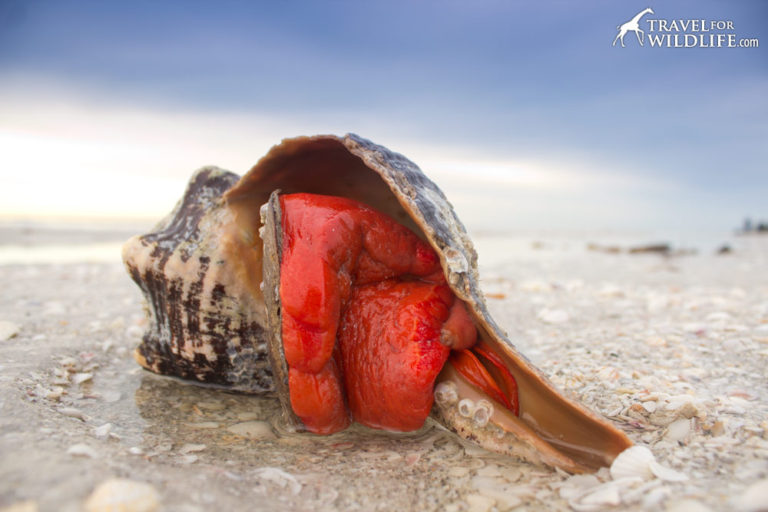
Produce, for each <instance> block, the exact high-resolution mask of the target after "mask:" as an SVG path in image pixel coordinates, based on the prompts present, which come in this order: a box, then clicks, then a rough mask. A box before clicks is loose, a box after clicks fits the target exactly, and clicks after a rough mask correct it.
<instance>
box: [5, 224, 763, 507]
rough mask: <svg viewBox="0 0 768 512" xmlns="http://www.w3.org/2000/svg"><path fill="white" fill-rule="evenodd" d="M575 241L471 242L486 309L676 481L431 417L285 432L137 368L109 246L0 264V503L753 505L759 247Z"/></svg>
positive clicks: (273, 411)
mask: <svg viewBox="0 0 768 512" xmlns="http://www.w3.org/2000/svg"><path fill="white" fill-rule="evenodd" d="M586 245H587V241H581V242H577V241H574V240H569V241H562V240H554V241H547V240H545V241H543V242H539V243H532V240H526V241H521V240H520V239H516V240H511V239H505V238H503V237H480V238H479V239H478V252H479V253H480V256H481V265H482V266H481V276H482V277H483V288H484V291H485V292H486V294H487V296H488V302H489V306H490V308H491V310H492V312H493V313H494V316H495V318H496V319H497V321H498V322H499V323H500V324H501V325H502V326H504V327H505V328H506V329H507V330H508V331H509V334H510V337H511V338H512V339H513V341H514V342H515V343H516V344H517V345H518V346H519V348H520V349H521V350H522V351H523V352H525V353H526V355H528V356H529V357H530V358H531V359H532V360H533V361H534V362H535V363H536V364H537V365H539V366H540V367H541V368H542V369H543V371H544V372H545V373H546V374H548V375H549V376H550V377H551V378H552V380H553V381H554V382H555V383H556V384H557V385H558V386H559V387H560V388H561V389H563V390H565V392H566V393H568V394H569V395H571V396H572V397H574V398H576V399H577V400H581V401H582V402H584V403H585V404H587V405H588V406H589V407H591V408H593V409H595V410H597V411H599V412H601V413H602V414H604V415H605V416H607V417H609V418H610V419H612V420H613V421H615V422H616V424H617V425H618V426H619V427H620V428H623V429H624V430H626V431H627V432H628V434H629V435H630V437H631V438H632V439H633V440H634V441H635V442H636V443H638V444H641V445H645V446H648V447H649V448H650V449H651V451H652V452H653V454H654V455H655V457H656V460H657V461H658V462H659V463H661V464H663V466H664V467H666V468H668V469H670V470H673V473H669V474H666V477H665V478H658V477H657V476H656V475H649V476H647V477H645V478H639V479H634V480H632V479H630V480H627V479H624V481H622V480H621V479H619V480H617V479H615V478H613V477H612V476H611V475H610V473H609V471H608V470H607V469H606V470H602V471H601V472H599V473H598V474H597V475H596V476H590V477H572V476H570V475H567V474H565V473H563V472H559V471H553V470H549V469H546V468H540V467H534V466H531V465H528V464H525V463H520V462H517V461H515V460H513V459H510V458H507V457H502V456H498V455H495V454H491V453H488V452H485V451H484V450H482V449H479V448H474V447H472V446H466V445H464V444H462V443H461V442H459V440H458V439H457V438H455V437H454V436H453V435H452V434H450V433H448V432H445V431H443V430H442V429H440V428H439V427H438V426H437V425H435V424H433V423H431V422H429V423H428V424H427V425H425V427H424V428H423V429H422V430H420V431H419V432H417V433H413V434H407V435H395V434H381V433H378V432H373V431H370V430H367V429H364V428H361V427H355V428H352V429H350V430H348V431H345V432H342V433H339V434H335V435H333V436H328V437H316V436H311V435H295V434H286V433H285V432H284V430H283V429H282V427H281V424H280V421H279V414H278V412H279V408H278V403H277V401H276V399H274V398H271V397H252V396H245V395H238V394H232V393H227V392H224V391H220V390H216V389H207V388H201V387H197V386H191V385H188V384H185V383H182V382H179V381H176V380H171V379H165V378H160V377H156V376H154V375H151V374H149V373H147V372H145V371H143V370H141V369H139V368H138V366H137V365H136V364H135V363H134V361H133V359H132V357H131V351H132V350H133V348H134V347H135V346H136V344H137V343H138V341H139V338H140V336H141V334H142V332H143V330H144V327H145V324H144V322H145V320H144V315H143V312H142V299H141V296H140V293H139V290H138V288H136V287H135V285H134V284H133V283H132V282H131V281H130V280H129V279H128V277H127V275H126V274H125V272H124V270H123V268H122V266H121V265H120V263H119V262H118V261H117V256H116V257H115V261H112V262H100V263H66V264H32V265H19V264H8V265H2V266H0V282H1V283H2V284H3V293H2V295H0V510H14V509H13V507H19V508H16V509H15V510H22V508H20V507H23V506H26V507H29V508H28V509H27V510H42V511H49V510H50V511H54V510H56V511H59V510H61V511H76V510H83V507H84V506H85V505H84V504H85V503H86V500H88V498H89V496H91V495H92V494H93V492H94V490H95V489H96V488H97V487H98V486H99V485H100V484H102V483H103V482H105V481H107V480H110V479H111V478H116V477H119V478H124V479H128V480H130V481H133V482H137V483H138V482H143V483H146V484H149V487H144V488H142V489H145V490H146V489H147V488H149V490H150V491H151V492H149V494H146V496H145V498H146V500H145V504H146V503H149V504H150V505H152V504H154V505H156V506H157V507H159V508H158V509H159V510H164V511H197V510H200V511H203V510H209V509H211V508H213V507H215V508H216V509H229V510H246V509H247V510H392V509H399V510H449V511H450V510H456V511H459V510H471V511H487V510H521V511H522V510H660V509H661V510H665V509H666V510H675V511H679V510H694V509H693V508H691V507H696V506H698V508H697V509H695V510H723V509H742V510H759V509H760V508H759V507H757V506H753V505H754V504H755V503H758V504H759V503H766V502H768V500H766V497H765V492H766V489H765V487H767V486H768V484H766V480H765V479H766V478H768V385H767V384H766V382H767V380H766V370H765V367H766V363H768V274H766V272H765V269H766V268H768V239H766V238H757V237H756V238H753V239H745V240H742V241H741V242H740V243H739V245H738V247H735V248H734V251H733V252H732V253H731V254H727V255H722V256H718V255H715V254H714V253H713V252H706V253H705V252H702V253H701V254H699V255H691V256H682V257H676V258H669V257H662V256H659V255H655V254H642V255H629V254H604V253H594V252H589V251H587V250H586ZM484 255H485V260H484V259H483V258H484ZM670 475H671V476H672V477H670ZM662 476H664V475H662ZM683 477H684V480H683ZM761 486H762V487H761ZM761 493H762V494H761ZM761 499H762V500H763V501H762V502H761V501H760V500H761ZM750 500H752V501H750ZM755 500H757V501H755ZM89 503H90V505H91V506H94V505H93V503H94V502H92V501H91V502H89ZM7 507H10V508H7ZM136 507H138V505H136ZM136 507H135V508H134V509H133V510H140V509H141V508H136ZM129 510H130V509H129Z"/></svg>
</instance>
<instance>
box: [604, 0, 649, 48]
mask: <svg viewBox="0 0 768 512" xmlns="http://www.w3.org/2000/svg"><path fill="white" fill-rule="evenodd" d="M646 14H654V12H653V9H651V8H650V7H648V8H647V9H643V10H642V11H640V12H639V13H637V14H635V16H634V17H633V18H632V19H631V20H629V21H628V22H626V23H622V24H621V25H618V26H617V27H616V28H617V29H618V30H619V33H618V34H616V38H615V39H614V40H613V45H612V46H616V41H621V47H622V48H625V46H624V36H625V35H627V32H629V31H630V30H631V31H633V32H634V33H635V36H637V42H638V43H640V46H643V38H644V37H645V32H643V31H642V30H640V25H639V23H640V18H642V17H643V16H645V15H646Z"/></svg>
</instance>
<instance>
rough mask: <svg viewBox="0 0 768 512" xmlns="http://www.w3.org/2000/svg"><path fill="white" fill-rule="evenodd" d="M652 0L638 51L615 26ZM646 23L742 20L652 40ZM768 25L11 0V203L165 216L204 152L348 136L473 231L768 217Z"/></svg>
mask: <svg viewBox="0 0 768 512" xmlns="http://www.w3.org/2000/svg"><path fill="white" fill-rule="evenodd" d="M646 7H650V8H651V9H653V14H650V13H649V14H646V15H645V16H644V18H641V20H640V22H639V25H638V28H640V29H641V30H643V31H644V32H645V34H644V36H645V37H644V44H643V46H641V45H640V44H639V43H638V40H637V35H636V33H635V32H632V31H630V32H628V33H627V34H626V36H625V38H624V44H625V45H626V47H624V48H622V47H621V45H620V44H619V43H617V44H616V45H615V46H614V45H612V42H613V41H614V38H615V37H616V36H617V34H618V33H619V30H618V27H619V26H620V25H622V24H623V23H625V22H627V21H629V20H630V19H631V18H632V17H633V16H634V15H635V14H638V13H639V12H641V11H642V10H643V9H645V8H646ZM649 19H657V20H659V19H662V20H667V21H671V20H689V19H693V20H704V21H705V25H707V24H709V23H710V22H711V21H730V22H732V27H733V28H732V29H727V30H714V29H713V30H712V31H710V32H709V33H705V32H702V31H701V30H694V29H691V27H689V29H690V30H688V31H687V32H678V34H679V35H680V37H684V36H685V34H690V35H691V37H693V38H694V39H695V40H696V41H697V42H696V43H695V45H694V47H688V48H666V47H653V46H652V45H651V42H650V40H649V38H650V36H651V34H650V32H651V26H650V24H649V23H648V20H649ZM766 22H768V2H765V1H763V0H734V1H725V0H699V1H678V0H665V1H652V0H642V1H635V0H632V1H629V0H626V1H625V0H621V1H616V0H612V1H608V0H606V1H582V2H572V1H565V0H563V1H556V0H544V1H538V2H520V1H501V0H498V1H495V0H476V1H470V0H461V1H448V0H446V1H422V0H411V1H403V0H390V1H379V0H372V1H366V2H361V1H351V0H349V1H347V0H335V1H334V0H331V1H325V2H308V1H280V2H278V1H227V0H224V1H219V2H200V1H194V0H192V1H185V2H155V1H133V2H109V1H67V0H58V1H54V0H50V1H47V0H0V218H10V217H13V218H37V217H55V218H59V219H64V218H99V219H119V218H123V217H138V218H159V217H160V216H162V215H164V214H165V213H167V212H168V211H170V209H171V208H172V206H173V204H174V203H175V201H176V200H177V199H178V197H179V196H180V195H181V193H182V191H183V189H184V186H185V183H186V180H187V178H188V177H189V175H191V173H192V172H193V171H194V170H195V169H197V168H199V167H201V166H203V165H210V164H213V165H218V166H220V167H223V168H226V169H228V170H231V171H234V172H237V173H244V172H246V171H247V170H248V169H249V168H250V167H251V166H252V165H253V164H254V163H255V162H256V161H257V160H258V159H259V158H260V157H261V156H262V155H263V154H264V153H265V152H266V151H267V150H268V149H269V147H270V146H272V145H273V144H276V143H278V142H279V141H280V140H281V139H283V138H285V137H291V136H296V135H312V134H318V133H335V134H344V133H347V132H354V133H358V134H359V135H361V136H363V137H366V138H369V139H371V140H373V141H375V142H377V143H379V144H383V145H385V146H387V147H389V148H390V149H393V150H395V151H399V152H401V153H403V154H405V155H406V156H408V157H409V158H410V159H412V160H413V161H415V162H416V163H417V164H419V165H420V166H421V167H422V169H423V170H424V171H425V172H426V173H427V174H428V175H429V176H430V177H431V178H432V179H433V180H434V181H436V182H437V183H438V185H440V186H441V188H443V190H444V191H445V192H446V194H447V196H448V197H449V199H450V200H451V202H452V203H453V204H454V205H455V207H456V208H457V210H458V212H459V215H460V217H461V218H462V219H463V220H464V222H465V224H467V225H468V226H469V227H470V229H478V230H479V229H487V230H496V231H504V230H520V229H553V230H557V229H617V230H622V229H655V228H659V227H665V228H669V229H678V230H687V229H718V230H730V229H732V228H734V227H736V226H738V225H740V224H741V222H742V220H743V219H744V217H746V216H750V217H752V218H754V219H761V218H762V219H768V201H766V196H768V169H767V168H766V162H767V161H768V143H767V141H768V29H767V28H766V25H768V24H767V23H766ZM657 29H658V24H657ZM667 34H668V35H670V36H672V35H674V34H675V32H672V31H669V30H668V31H665V32H662V31H660V30H657V31H656V32H655V35H656V36H660V35H667ZM709 34H724V35H726V36H727V35H728V34H732V35H733V37H735V38H736V40H737V41H738V40H741V39H749V40H753V39H756V40H757V41H758V45H759V46H758V47H757V48H754V47H749V48H743V47H736V48H704V47H700V46H701V43H700V42H698V39H697V38H698V37H699V36H702V37H709ZM750 44H752V43H750Z"/></svg>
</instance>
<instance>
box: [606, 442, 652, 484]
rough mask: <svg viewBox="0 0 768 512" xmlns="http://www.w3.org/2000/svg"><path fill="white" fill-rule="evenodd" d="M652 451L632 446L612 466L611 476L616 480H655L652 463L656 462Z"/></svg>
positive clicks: (643, 447)
mask: <svg viewBox="0 0 768 512" xmlns="http://www.w3.org/2000/svg"><path fill="white" fill-rule="evenodd" d="M655 460H656V459H655V457H654V456H653V453H652V452H651V450H649V449H648V448H647V447H645V446H640V445H636V446H632V447H630V448H628V449H626V450H624V451H623V452H621V453H620V454H619V455H618V456H617V457H616V458H615V459H614V460H613V463H612V464H611V476H612V477H613V479H614V480H618V479H620V478H635V477H637V478H642V479H643V480H650V479H651V478H653V472H652V471H651V463H652V462H655Z"/></svg>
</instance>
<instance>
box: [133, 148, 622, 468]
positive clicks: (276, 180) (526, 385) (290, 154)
mask: <svg viewBox="0 0 768 512" xmlns="http://www.w3.org/2000/svg"><path fill="white" fill-rule="evenodd" d="M275 191H278V192H279V193H285V194H290V193H295V192H309V193H316V194H327V195H335V196H342V197H349V198H352V199H356V200H358V201H361V202H363V203H366V204H368V205H370V206H372V207H373V208H376V209H377V210H379V211H382V212H384V213H386V214H388V215H390V216H391V217H393V218H394V219H396V220H397V221H398V222H400V223H402V224H404V225H405V226H407V227H409V228H411V229H412V230H413V231H414V232H415V233H417V234H418V235H419V236H421V237H423V238H424V239H425V240H426V241H428V242H429V243H430V244H431V245H432V247H433V248H434V249H435V251H436V252H437V254H438V255H439V256H440V259H441V263H442V266H443V270H444V272H445V275H446V278H447V280H448V282H449V284H450V286H451V288H452V289H453V291H454V293H455V294H456V295H457V296H458V297H459V298H461V299H462V300H464V301H465V302H466V303H467V304H468V306H469V310H470V311H471V313H472V314H473V317H474V319H475V322H476V325H477V327H478V331H479V334H480V336H481V337H482V338H483V339H485V340H486V341H488V342H489V343H492V344H493V345H494V346H495V347H496V349H497V350H498V351H499V352H500V353H501V354H502V356H503V358H504V360H505V363H506V364H507V365H508V366H509V368H510V370H511V371H512V373H513V374H514V375H515V377H516V379H517V382H518V386H519V394H520V405H521V415H520V418H519V419H518V418H506V417H505V418H496V417H494V420H496V419H498V421H497V422H496V423H494V424H489V425H488V426H485V425H483V426H480V427H479V426H477V425H475V424H472V423H471V421H469V420H467V418H465V417H462V416H461V415H460V414H458V413H457V411H456V408H455V407H447V406H446V407H440V406H438V405H437V404H436V407H435V409H434V413H435V415H436V417H437V418H438V420H439V421H441V422H442V423H443V424H444V425H446V426H447V428H449V429H451V430H453V431H454V432H457V433H458V434H459V435H461V436H462V437H465V438H468V439H472V440H475V441H478V442H480V444H482V445H484V446H486V447H490V448H491V449H494V450H496V451H500V452H502V453H508V454H511V455H515V456H518V457H522V458H524V459H526V460H529V461H532V462H536V463H544V464H547V465H551V466H558V467H562V468H564V469H566V470H568V471H572V472H581V471H589V470H591V469H594V468H596V467H599V466H601V465H605V464H609V463H610V461H611V460H612V459H613V458H614V457H615V456H616V454H618V453H619V452H621V451H622V450H623V449H624V448H626V447H628V446H630V445H631V442H630V441H629V439H628V438H627V437H626V435H624V434H623V433H622V432H621V431H619V430H618V429H616V428H615V427H613V426H612V425H610V424H609V423H608V422H607V421H606V420H604V419H603V418H600V417H599V416H597V415H595V414H594V413H593V412H591V411H589V410H588V409H586V408H584V407H583V406H581V405H580V404H577V403H574V402H572V401H570V400H568V399H566V398H565V397H563V396H562V395H561V394H560V393H559V392H558V391H557V390H556V389H555V387H554V386H553V385H552V384H551V383H550V382H549V380H548V379H547V378H546V376H544V375H543V374H542V373H541V371H539V370H538V369H537V368H536V367H535V366H534V365H533V364H531V363H530V361H528V360H527V359H526V358H525V357H524V356H523V355H522V354H521V353H520V352H519V351H518V350H517V349H516V348H515V346H514V345H513V344H512V342H511V341H510V340H509V339H508V338H507V336H506V333H504V332H503V331H502V329H501V328H500V327H499V326H498V325H497V324H496V323H495V322H494V320H493V319H492V318H491V316H490V314H489V312H488V309H487V307H486V304H485V300H484V298H483V295H482V292H481V290H480V286H479V276H478V272H477V254H476V252H475V250H474V247H473V245H472V242H471V240H470V239H469V236H468V235H467V232H466V229H465V228H464V226H463V224H462V223H461V221H459V219H458V218H457V216H456V214H455V212H454V211H453V208H452V206H451V204H450V203H449V202H448V200H447V199H446V197H445V196H444V194H443V193H442V191H440V189H439V188H438V187H437V186H436V185H435V184H434V183H433V182H432V181H431V180H429V178H427V177H426V176H425V175H424V174H423V173H422V171H421V170H420V169H419V167H418V166H417V165H416V164H414V163H413V162H411V161H410V160H408V159H407V158H405V157H404V156H402V155H400V154H398V153H394V152H392V151H390V150H388V149H386V148H384V147H382V146H379V145H376V144H374V143H372V142H370V141H368V140H366V139H363V138H361V137H358V136H356V135H347V136H345V137H336V136H316V137H299V138H295V139H286V140H284V141H283V142H282V143H281V144H279V145H277V146H275V147H274V148H272V149H271V150H270V152H269V153H268V154H267V155H266V156H264V157H263V158H262V159H261V160H260V161H259V162H258V164H257V165H256V166H255V167H254V168H253V169H251V170H250V171H249V172H248V173H247V174H246V175H245V176H243V177H242V178H241V179H239V180H237V176H236V175H234V174H232V173H228V172H226V171H222V170H220V169H216V168H204V169H201V170H200V171H198V172H197V173H196V174H195V175H194V176H193V177H192V180H191V182H190V185H189V187H188V189H187V191H186V193H185V195H184V197H183V198H182V200H181V201H180V202H179V204H178V205H177V206H176V209H175V210H174V211H173V212H172V213H171V215H170V216H169V217H168V218H167V219H165V220H164V221H163V222H161V223H160V224H159V225H158V226H157V228H156V229H155V230H154V231H153V232H152V233H149V234H147V235H143V236H139V237H134V238H133V239H131V240H129V241H128V242H127V243H126V245H125V247H124V252H123V258H124V261H125V264H126V267H127V268H128V271H129V272H130V274H131V276H132V277H133V279H134V281H136V282H137V284H138V285H139V286H140V287H141V289H142V291H143V292H144V294H145V296H146V298H147V302H148V305H149V315H150V329H149V330H148V332H147V333H146V334H145V336H144V339H143V342H142V344H141V345H140V347H139V348H138V349H137V352H136V357H137V360H138V361H139V363H140V364H141V365H142V366H144V367H145V368H147V369H150V370H152V371H155V372H157V373H162V374H166V375H174V376H178V377H182V378H187V379H193V380H196V381H198V382H202V383H208V384H215V385H220V386H225V387H227V388H230V389H234V390H239V391H246V392H255V393H259V392H264V391H273V390H274V391H277V394H278V396H280V398H281V401H282V402H283V405H284V408H285V410H286V414H287V415H288V416H289V421H295V417H293V415H292V412H291V410H290V403H289V402H288V398H287V396H288V393H287V372H286V368H285V362H284V358H283V354H282V343H281V340H280V339H279V336H280V329H279V325H280V317H279V315H280V304H279V296H278V294H277V291H276V290H277V286H278V284H279V260H280V241H279V233H278V231H279V230H278V229H277V227H278V226H279V225H280V223H279V219H280V213H279V209H278V208H277V207H278V201H277V195H276V194H275V195H274V196H273V198H272V200H271V201H270V195H271V194H272V193H273V192H275ZM268 202H269V204H267V203H268ZM260 235H261V236H260ZM262 237H263V240H262ZM262 264H263V265H264V267H263V269H262ZM449 373H450V372H449ZM454 377H455V376H452V375H450V374H447V375H446V376H445V377H444V378H445V379H447V380H453V379H454ZM438 380H440V379H438ZM471 392H472V391H471V390H467V393H471ZM497 416H499V415H498V414H497ZM500 425H502V426H500ZM580 446H583V447H585V448H583V449H582V448H579V447H580ZM555 447H557V448H555ZM576 460H578V461H576Z"/></svg>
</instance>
